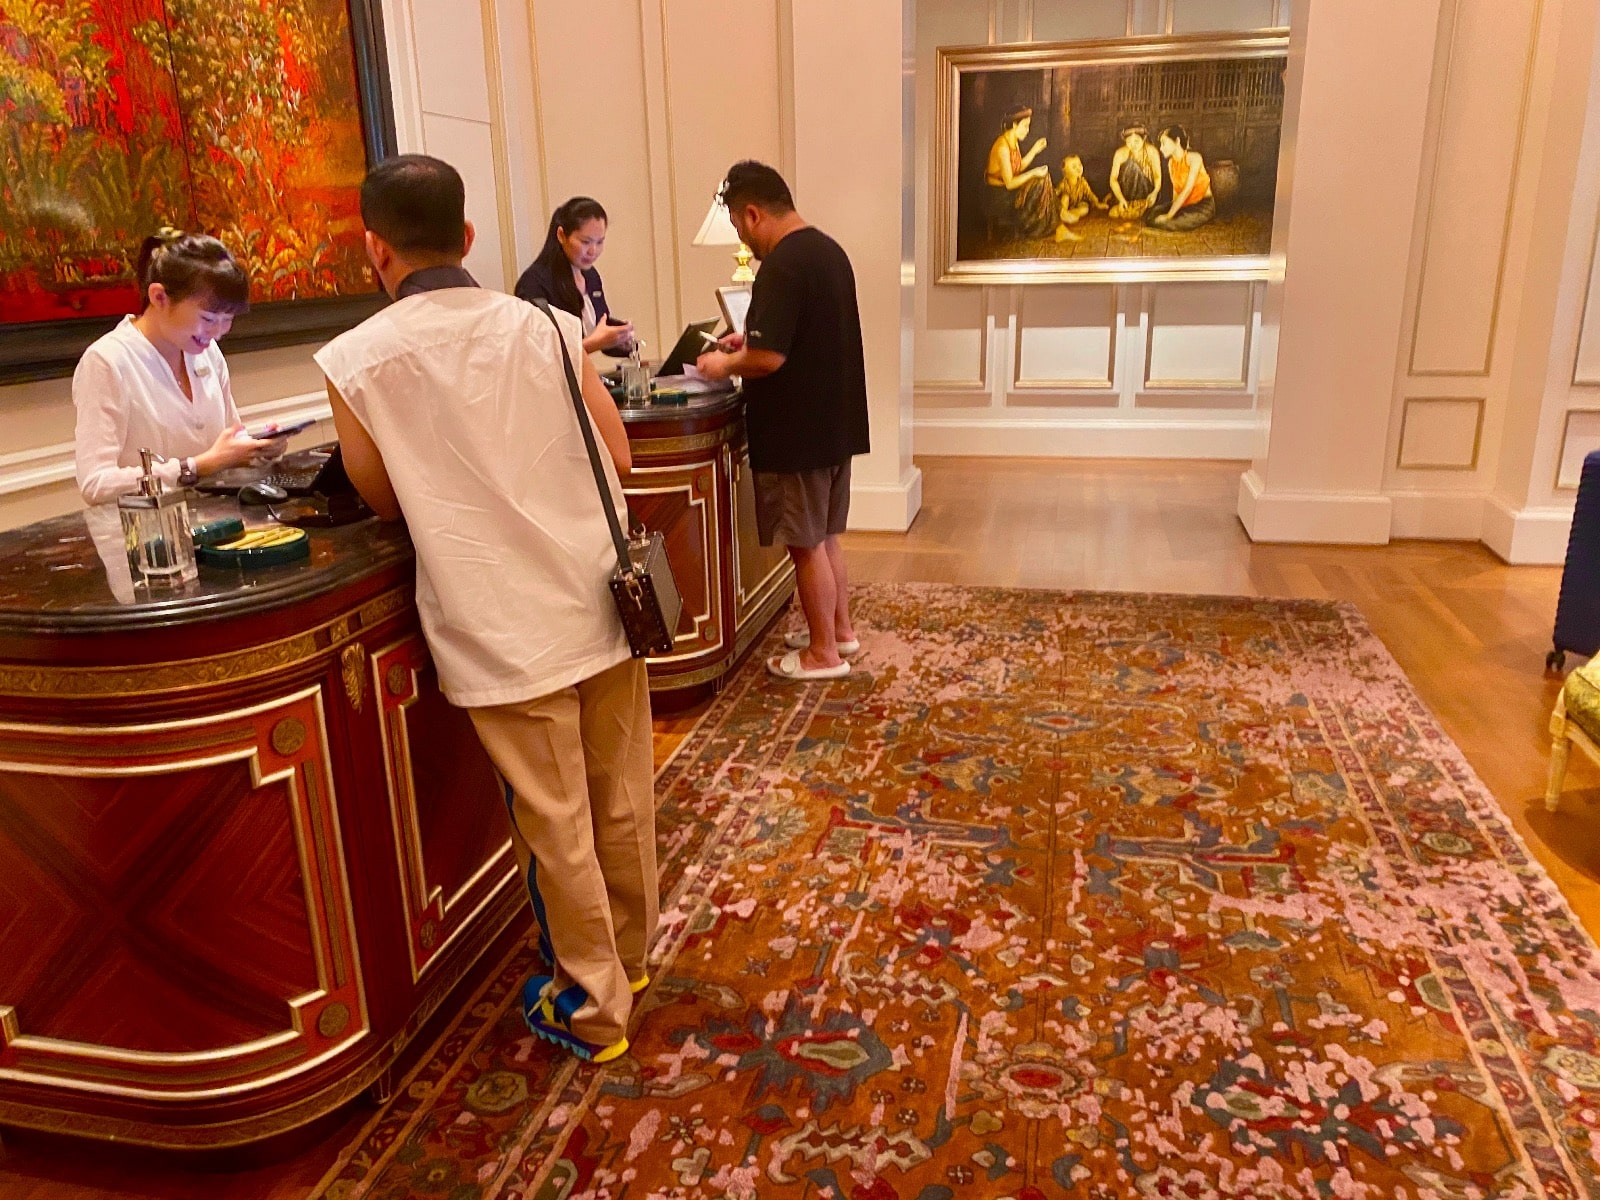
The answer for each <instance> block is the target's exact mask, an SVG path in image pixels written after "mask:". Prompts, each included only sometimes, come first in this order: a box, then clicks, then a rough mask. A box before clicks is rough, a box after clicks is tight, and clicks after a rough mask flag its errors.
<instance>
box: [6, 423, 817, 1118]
mask: <svg viewBox="0 0 1600 1200" xmlns="http://www.w3.org/2000/svg"><path fill="white" fill-rule="evenodd" d="M629 417H630V419H629V431H630V435H632V436H633V437H635V439H636V443H635V444H636V446H637V449H636V455H637V463H638V468H639V469H638V471H637V472H636V474H635V476H634V478H633V479H632V480H631V481H630V485H629V490H630V493H631V494H632V496H633V503H634V504H635V506H636V511H637V514H638V515H639V516H641V517H644V518H645V519H646V520H647V521H648V522H650V523H651V524H652V525H658V526H659V527H662V528H664V529H666V530H667V532H668V542H669V546H670V547H671V548H672V555H673V559H674V569H675V573H676V574H677V576H678V578H679V580H680V582H681V585H682V587H683V591H684V595H685V600H686V604H685V612H684V618H683V624H682V626H681V627H680V630H679V637H678V642H679V646H680V649H679V650H677V651H675V652H674V654H672V655H671V656H669V657H667V658H665V659H663V660H662V661H661V662H659V663H652V664H651V671H652V676H653V678H654V681H655V684H656V686H658V687H664V689H665V690H666V691H667V692H668V693H675V694H684V693H687V692H691V691H693V690H694V689H705V688H708V687H715V686H716V683H717V681H718V680H720V678H721V677H722V674H723V673H725V672H726V671H727V670H728V669H729V668H730V667H731V666H732V665H733V663H734V661H735V660H736V659H737V656H738V654H739V653H740V652H741V650H742V649H743V648H745V647H747V646H748V645H749V643H750V641H751V639H753V638H754V636H755V635H756V633H757V632H759V629H758V628H757V626H756V625H755V622H758V621H765V620H768V619H770V617H771V616H772V615H774V614H775V613H776V612H777V610H778V608H779V607H780V606H781V604H782V602H783V600H784V599H786V598H787V595H788V586H792V585H787V584H786V580H787V576H786V575H785V574H784V572H783V571H782V570H781V567H779V566H777V565H771V566H770V569H769V566H768V565H767V564H769V559H768V558H763V557H761V556H760V555H758V554H755V553H753V552H751V551H750V549H749V547H748V546H744V534H743V533H742V532H740V531H741V530H743V529H744V527H745V525H746V524H748V502H747V498H741V487H743V488H747V487H748V471H746V470H744V469H743V468H742V467H741V466H740V461H741V443H742V434H741V429H740V421H739V415H738V408H737V404H736V403H734V402H732V401H730V400H729V399H728V398H726V397H724V398H721V399H719V400H718V401H716V402H715V403H711V402H707V403H705V404H702V405H699V406H696V407H692V408H689V409H680V410H677V411H676V412H670V413H669V412H658V413H651V412H649V411H644V412H636V413H630V414H629ZM597 499H598V498H597ZM311 539H312V545H313V553H312V557H311V558H310V560H309V561H306V562H303V563H299V564H294V565H290V566H283V567H276V568H272V569H269V570H265V571H261V572H258V573H255V574H245V573H242V572H240V571H237V570H225V569H216V568H202V571H201V578H200V579H199V581H198V582H196V583H192V584H189V585H187V586H185V587H184V588H183V589H182V590H180V591H176V592H172V593H162V592H154V593H152V592H150V591H148V590H146V589H143V588H139V589H135V588H134V587H133V585H132V581H131V580H130V579H129V577H128V576H127V573H126V561H125V559H123V557H122V551H121V543H120V530H119V528H118V526H117V517H116V514H115V512H114V511H112V512H105V511H100V512H96V513H92V514H85V515H75V516H71V517H63V518H59V519H57V520H53V521H47V522H43V523H41V524H38V525H33V526H30V527H28V528H26V529H22V530H17V531H13V532H11V533H6V534H0V1126H3V1125H15V1126H22V1127H28V1128H35V1129H43V1130H49V1131H53V1132H58V1133H66V1134H75V1135H81V1136H86V1137H93V1138H100V1139H114V1140H117V1141H123V1142H131V1143H139V1144H144V1145H152V1146H161V1147H172V1148H200V1147H206V1148H216V1147H226V1146H236V1145H241V1144H244V1143H248V1142H253V1141H258V1140H261V1139H264V1138H268V1137H271V1136H273V1135H276V1134H278V1133H281V1132H284V1131H286V1130H289V1129H292V1128H295V1127H297V1126H300V1125H303V1124H305V1123H307V1122H310V1121H312V1120H314V1119H316V1118H317V1117H319V1116H321V1115H322V1114H324V1113H327V1112H329V1111H331V1110H333V1109H335V1108H337V1107H339V1106H341V1105H342V1104H344V1103H346V1102H347V1101H349V1100H350V1099H352V1098H353V1097H355V1096H356V1095H358V1094H359V1093H361V1092H362V1091H363V1090H365V1089H368V1088H369V1087H371V1086H372V1085H373V1084H374V1083H381V1082H383V1081H384V1079H385V1077H386V1072H388V1071H389V1069H390V1068H391V1066H392V1065H393V1064H394V1063H395V1061H396V1059H397V1058H398V1057H399V1056H400V1054H401V1053H402V1051H403V1050H404V1048H405V1046H406V1045H407V1043H408V1042H409V1041H410V1040H411V1039H412V1038H413V1037H415V1035H416V1034H417V1032H418V1031H419V1030H420V1029H421V1027H422V1025H423V1024H424V1023H425V1022H426V1021H427V1019H428V1017H429V1016H430V1014H432V1013H433V1012H434V1011H435V1010H436V1009H437V1008H438V1006H439V1005H440V1004H441V1003H442V1001H443V1000H444V999H445V997H446V996H448V995H449V994H450V993H451V992H452V991H453V990H454V989H455V988H456V987H457V985H458V984H460V983H461V982H462V980H463V979H464V978H466V977H467V976H468V974H469V973H470V972H471V971H472V970H473V968H474V965H475V964H476V963H477V961H478V960H479V958H480V957H481V956H482V955H483V953H484V951H485V950H486V949H487V948H488V947H489V946H490V945H491V943H493V942H494V941H495V939H496V938H497V937H498V936H499V934H500V933H501V932H502V931H503V930H504V929H505V928H506V927H507V926H508V924H510V923H511V922H513V921H516V920H523V919H525V914H526V912H527V900H526V897H525V894H524V891H523V888H522V886H521V883H520V879H519V873H518V872H517V870H516V864H515V860H514V856H513V853H512V848H511V842H510V838H509V831H508V826H507V821H506V813H505V803H504V800H503V798H502V794H501V790H500V786H499V784H498V781H497V780H496V777H495V775H494V772H493V770H492V768H491V767H490V764H489V762H488V759H487V758H486V756H485V755H484V754H483V751H482V748H481V747H480V746H479V744H478V741H477V738H476V737H475V735H474V733H473V730H472V727H471V724H470V722H469V720H468V718H467V716H466V714H465V713H463V712H462V711H460V710H458V709H455V708H452V707H451V706H450V705H449V704H447V703H446V702H445V701H444V699H443V697H442V696H441V695H440V693H439V690H438V687H437V683H436V680H435V677H434V672H433V668H432V666H431V664H430V661H429V658H428V653H427V649H426V646H425V645H424V643H423V640H422V636H421V633H420V631H419V628H418V624H417V615H416V608H415V604H414V599H413V591H414V563H413V559H412V551H411V546H410V543H409V541H408V540H407V538H406V534H405V530H404V528H403V527H402V526H399V525H384V524H381V523H379V522H377V521H371V520H369V521H366V522H362V523H360V524H356V525H350V526H345V527H343V528H338V529H327V530H313V531H311ZM752 543H753V539H752ZM741 546H744V549H743V551H741V549H740V547H741Z"/></svg>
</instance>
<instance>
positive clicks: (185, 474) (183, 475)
mask: <svg viewBox="0 0 1600 1200" xmlns="http://www.w3.org/2000/svg"><path fill="white" fill-rule="evenodd" d="M199 482H200V468H199V467H197V466H195V465H194V459H192V458H180V459H179V460H178V486H179V487H193V486H194V485H195V484H197V483H199Z"/></svg>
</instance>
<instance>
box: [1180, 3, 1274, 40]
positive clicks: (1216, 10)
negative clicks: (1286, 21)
mask: <svg viewBox="0 0 1600 1200" xmlns="http://www.w3.org/2000/svg"><path fill="white" fill-rule="evenodd" d="M1276 24H1277V5H1276V4H1275V3H1274V0H1172V32H1173V33H1208V32H1213V31H1216V30H1221V29H1229V30H1232V29H1270V28H1272V27H1273V26H1274V25H1276Z"/></svg>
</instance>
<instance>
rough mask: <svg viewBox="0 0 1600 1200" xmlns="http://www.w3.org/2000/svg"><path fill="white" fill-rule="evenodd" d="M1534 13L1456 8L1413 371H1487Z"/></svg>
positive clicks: (1494, 4)
mask: <svg viewBox="0 0 1600 1200" xmlns="http://www.w3.org/2000/svg"><path fill="white" fill-rule="evenodd" d="M1540 7H1541V0H1460V3H1459V4H1458V5H1457V6H1456V13H1455V24H1454V30H1453V33H1452V43H1451V49H1450V57H1449V65H1448V72H1449V74H1448V82H1447V85H1446V89H1445V93H1444V103H1443V108H1442V110H1441V112H1440V117H1439V124H1438V130H1437V137H1436V151H1435V153H1436V155H1437V157H1436V160H1435V162H1434V167H1433V173H1432V189H1431V193H1430V197H1429V201H1428V208H1427V212H1426V215H1425V218H1424V235H1423V236H1424V238H1425V239H1426V240H1425V242H1424V245H1425V250H1424V252H1423V261H1422V283H1421V287H1420V289H1419V291H1418V297H1417V310H1416V318H1415V333H1414V335H1413V339H1412V346H1411V373H1412V374H1413V375H1444V374H1450V375H1486V374H1488V373H1489V371H1490V368H1491V365H1492V359H1493V353H1494V347H1493V341H1494V333H1495V328H1496V322H1497V316H1498V313H1499V307H1500V301H1501V290H1502V282H1503V275H1504V271H1505V255H1506V249H1507V238H1508V234H1509V232H1510V229H1509V222H1510V216H1511V205H1512V201H1513V196H1514V190H1515V188H1514V185H1515V180H1516V175H1517V171H1518V169H1519V165H1520V152H1521V142H1522V131H1523V121H1524V117H1525V114H1526V111H1527V103H1526V101H1527V87H1528V76H1529V72H1530V71H1531V69H1532V61H1531V51H1532V48H1533V38H1534V35H1535V33H1536V31H1537V27H1538V17H1539V10H1540ZM1377 178H1379V179H1381V171H1380V172H1379V173H1378V175H1377Z"/></svg>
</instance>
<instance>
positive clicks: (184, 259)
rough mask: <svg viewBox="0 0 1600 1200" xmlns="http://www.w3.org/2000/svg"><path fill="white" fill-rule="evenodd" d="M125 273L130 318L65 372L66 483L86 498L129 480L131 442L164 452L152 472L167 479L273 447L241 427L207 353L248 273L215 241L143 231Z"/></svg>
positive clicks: (183, 480) (133, 474)
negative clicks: (70, 428)
mask: <svg viewBox="0 0 1600 1200" xmlns="http://www.w3.org/2000/svg"><path fill="white" fill-rule="evenodd" d="M135 273H136V275H137V277H138V283H139V296H140V305H141V308H140V311H139V315H138V316H134V317H124V318H123V321H122V324H120V325H118V326H117V327H116V328H115V329H113V330H112V331H111V332H110V333H108V334H106V335H105V336H104V337H102V338H101V339H100V340H99V341H97V342H95V343H94V344H93V345H92V346H90V347H89V348H88V349H87V350H85V351H84V352H83V357H82V358H81V359H79V360H78V369H77V371H76V372H75V373H74V374H73V376H72V403H73V405H74V406H75V407H76V408H77V410H78V417H77V433H76V457H77V467H78V472H77V473H78V490H79V491H81V492H82V493H83V498H84V500H85V501H87V502H88V503H89V504H104V503H107V502H108V501H113V500H115V499H116V498H117V497H118V496H120V495H123V494H124V493H126V492H131V491H134V490H136V489H137V488H138V485H139V476H140V474H141V471H140V469H139V451H140V450H151V451H154V452H155V453H156V454H159V455H161V457H162V458H163V459H165V460H166V461H164V462H160V463H158V464H157V466H156V474H157V475H159V476H160V477H161V479H162V480H163V481H165V483H166V484H167V485H168V486H169V487H176V486H180V485H183V486H186V485H188V484H192V483H195V482H196V481H198V480H199V478H200V477H201V476H202V475H210V474H213V473H215V472H217V471H221V470H223V469H224V468H226V467H234V466H238V465H240V464H241V463H245V462H248V461H249V460H250V459H252V458H254V457H256V456H257V455H263V454H272V453H276V452H277V451H279V450H281V449H282V447H283V444H284V443H283V442H282V441H256V440H255V439H254V438H251V437H249V436H247V435H246V434H245V432H244V426H243V425H242V424H241V423H240V421H239V410H238V408H237V407H235V405H234V402H233V388H232V386H231V384H230V383H229V380H228V364H227V363H226V362H225V361H224V360H223V357H222V351H221V350H219V349H217V345H216V340H217V338H219V337H221V336H222V335H223V334H225V333H227V332H228V330H229V328H231V327H232V325H233V318H234V316H235V315H237V314H238V313H242V312H244V311H245V310H246V309H248V308H249V307H250V281H249V278H248V277H247V276H246V275H245V272H244V268H242V267H241V266H239V264H238V263H237V262H236V261H234V258H233V255H231V254H229V253H228V249H227V247H226V246H224V245H223V244H222V243H221V242H219V241H217V239H216V238H213V237H206V236H204V235H202V234H196V233H181V232H179V231H178V230H175V229H164V230H162V231H161V232H160V233H158V234H156V235H155V236H154V237H149V238H146V239H145V241H144V245H143V246H141V247H140V249H139V261H138V265H137V267H136V271H135Z"/></svg>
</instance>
